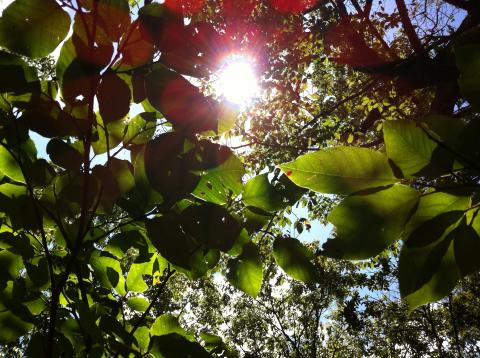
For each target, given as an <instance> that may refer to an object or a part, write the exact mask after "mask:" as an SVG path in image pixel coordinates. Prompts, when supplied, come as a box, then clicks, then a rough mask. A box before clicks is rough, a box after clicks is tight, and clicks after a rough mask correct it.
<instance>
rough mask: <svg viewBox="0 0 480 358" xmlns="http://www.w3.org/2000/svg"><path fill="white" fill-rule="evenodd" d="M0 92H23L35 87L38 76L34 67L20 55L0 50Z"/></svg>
mask: <svg viewBox="0 0 480 358" xmlns="http://www.w3.org/2000/svg"><path fill="white" fill-rule="evenodd" d="M0 78H2V81H1V83H0V92H15V93H25V92H28V91H29V90H32V89H34V88H35V85H36V84H38V83H37V81H38V77H37V72H36V70H35V68H33V67H30V66H28V65H27V64H26V63H25V61H23V60H22V59H21V58H20V57H18V56H15V55H12V54H10V53H7V52H4V51H1V50H0Z"/></svg>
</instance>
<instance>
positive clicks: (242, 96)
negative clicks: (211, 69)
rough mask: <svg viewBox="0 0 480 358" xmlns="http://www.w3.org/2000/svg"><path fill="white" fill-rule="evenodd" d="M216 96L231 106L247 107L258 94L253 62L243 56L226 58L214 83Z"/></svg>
mask: <svg viewBox="0 0 480 358" xmlns="http://www.w3.org/2000/svg"><path fill="white" fill-rule="evenodd" d="M214 86H215V91H216V92H217V94H218V95H220V96H223V97H225V99H226V100H227V101H229V102H231V103H233V104H236V105H239V106H245V105H247V104H248V103H249V102H250V101H251V100H252V98H253V97H254V96H255V95H256V94H257V92H258V79H257V75H256V73H255V71H254V69H253V60H252V59H251V58H248V57H245V56H238V55H233V56H229V57H227V59H226V60H225V61H224V65H223V66H222V69H221V70H220V73H219V76H218V80H217V81H216V82H215V85H214Z"/></svg>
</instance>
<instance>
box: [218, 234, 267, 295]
mask: <svg viewBox="0 0 480 358" xmlns="http://www.w3.org/2000/svg"><path fill="white" fill-rule="evenodd" d="M227 278H228V281H229V282H230V283H231V284H232V285H233V286H234V287H236V288H238V289H239V290H241V291H243V292H245V293H247V294H249V295H250V296H252V297H257V295H258V294H259V292H260V289H261V288H262V280H263V267H262V261H261V258H260V253H259V251H258V247H257V246H256V245H255V244H254V243H252V242H249V243H247V244H246V245H245V246H243V251H242V253H241V254H240V256H238V257H236V258H234V259H231V260H230V261H229V262H228V273H227Z"/></svg>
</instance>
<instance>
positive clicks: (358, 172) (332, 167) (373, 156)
mask: <svg viewBox="0 0 480 358" xmlns="http://www.w3.org/2000/svg"><path fill="white" fill-rule="evenodd" d="M280 168H281V169H282V171H283V172H284V173H285V174H286V175H287V176H288V178H289V179H290V180H292V181H293V182H294V183H295V184H297V185H298V186H300V187H303V188H308V189H311V190H313V191H317V192H320V193H331V194H351V193H354V192H357V191H360V190H363V189H368V188H374V187H381V186H386V185H390V184H393V183H396V182H398V181H399V179H397V178H396V177H395V175H393V172H392V169H391V168H390V166H389V164H388V161H387V157H386V156H385V155H383V154H382V153H380V152H377V151H374V150H371V149H367V148H355V147H336V148H327V149H323V150H320V151H318V152H314V153H308V154H305V155H302V156H300V157H298V158H297V159H296V160H294V161H293V162H290V163H286V164H282V165H280Z"/></svg>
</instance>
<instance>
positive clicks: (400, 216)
mask: <svg viewBox="0 0 480 358" xmlns="http://www.w3.org/2000/svg"><path fill="white" fill-rule="evenodd" d="M418 199H419V193H418V192H417V191H416V190H415V189H412V188H410V187H408V186H405V185H400V184H397V185H394V186H392V187H391V188H387V189H384V190H379V191H376V192H374V193H371V194H363V195H353V196H350V197H347V198H345V199H344V200H343V201H342V202H341V203H340V204H339V205H338V206H336V207H335V208H334V209H333V210H332V212H331V213H330V215H328V217H327V220H328V221H329V222H331V223H332V224H333V225H335V230H336V237H334V238H333V239H329V240H328V241H327V242H326V243H325V244H324V245H323V254H324V255H326V256H329V257H336V258H344V259H354V260H361V259H367V258H369V257H372V256H375V255H377V254H379V253H380V252H381V251H382V250H384V249H386V248H387V247H388V245H390V244H392V243H394V242H395V241H397V240H398V239H400V235H401V234H402V232H403V228H404V226H405V223H406V221H407V219H408V215H409V214H410V212H411V210H412V209H413V208H414V207H415V205H416V204H417V202H418Z"/></svg>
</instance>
